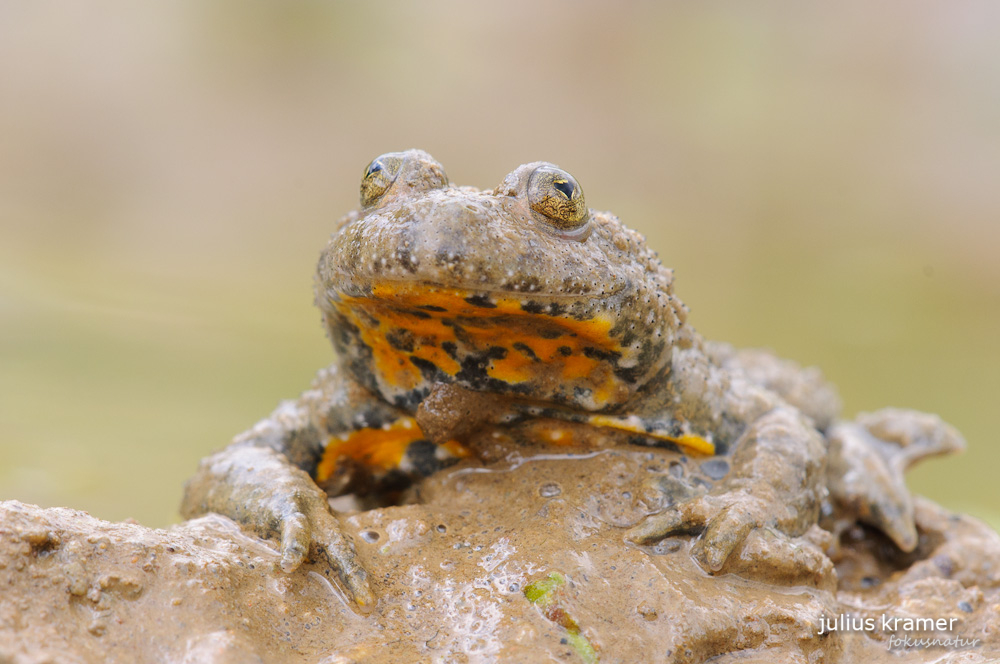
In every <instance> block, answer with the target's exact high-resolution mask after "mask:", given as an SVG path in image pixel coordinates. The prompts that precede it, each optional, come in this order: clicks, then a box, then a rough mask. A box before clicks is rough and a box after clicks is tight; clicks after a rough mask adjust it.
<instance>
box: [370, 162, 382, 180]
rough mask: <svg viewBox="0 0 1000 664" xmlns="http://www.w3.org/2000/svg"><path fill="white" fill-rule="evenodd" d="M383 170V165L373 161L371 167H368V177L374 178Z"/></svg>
mask: <svg viewBox="0 0 1000 664" xmlns="http://www.w3.org/2000/svg"><path fill="white" fill-rule="evenodd" d="M381 170H382V164H380V163H378V162H377V161H373V162H372V163H371V165H370V166H368V175H369V176H372V175H375V174H376V173H378V172H379V171H381Z"/></svg>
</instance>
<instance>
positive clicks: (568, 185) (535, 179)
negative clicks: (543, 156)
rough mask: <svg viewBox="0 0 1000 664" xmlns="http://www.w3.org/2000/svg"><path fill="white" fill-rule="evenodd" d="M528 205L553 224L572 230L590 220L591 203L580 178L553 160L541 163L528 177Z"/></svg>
mask: <svg viewBox="0 0 1000 664" xmlns="http://www.w3.org/2000/svg"><path fill="white" fill-rule="evenodd" d="M528 205H530V206H531V209H532V210H534V211H535V212H537V213H539V214H541V215H544V216H545V218H546V219H547V220H548V221H549V223H551V224H552V225H553V226H555V227H556V228H558V229H559V230H562V231H572V230H576V229H577V228H579V227H581V226H583V225H584V224H585V223H587V219H588V217H589V215H588V214H587V203H586V201H584V199H583V188H581V187H580V183H579V182H577V181H576V179H575V178H574V177H573V176H572V175H570V174H569V173H567V172H566V171H564V170H562V169H561V168H556V167H555V166H552V165H550V164H546V165H544V166H539V167H538V168H536V169H535V170H534V171H533V172H532V173H531V177H530V178H529V179H528Z"/></svg>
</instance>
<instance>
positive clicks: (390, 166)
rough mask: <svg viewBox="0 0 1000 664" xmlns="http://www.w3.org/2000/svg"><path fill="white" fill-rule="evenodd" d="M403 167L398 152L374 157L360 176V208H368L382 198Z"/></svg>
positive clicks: (401, 156)
mask: <svg viewBox="0 0 1000 664" xmlns="http://www.w3.org/2000/svg"><path fill="white" fill-rule="evenodd" d="M402 165H403V155H402V154H400V153H399V152H388V153H386V154H384V155H381V156H379V157H375V159H373V160H372V163H370V164H368V167H367V168H365V173H364V175H362V176H361V206H362V207H370V206H372V205H375V203H377V202H378V199H380V198H382V196H383V194H385V192H386V191H388V190H389V187H391V186H392V183H393V182H395V181H396V176H398V175H399V171H400V168H401V167H402Z"/></svg>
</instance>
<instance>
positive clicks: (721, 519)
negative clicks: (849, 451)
mask: <svg viewBox="0 0 1000 664" xmlns="http://www.w3.org/2000/svg"><path fill="white" fill-rule="evenodd" d="M731 463H732V469H731V470H730V472H729V474H728V475H727V476H726V477H725V478H724V479H723V480H722V481H721V482H719V483H718V484H716V485H715V486H714V487H713V489H712V490H711V491H710V492H708V493H707V494H704V495H701V496H697V497H695V498H691V499H689V500H686V501H683V502H681V503H679V504H677V505H674V506H672V507H670V508H668V509H667V510H666V511H663V512H660V513H658V514H654V515H651V516H649V517H647V518H646V519H645V520H644V521H642V522H641V523H640V524H638V525H636V526H635V527H633V528H632V529H631V530H630V531H629V532H628V537H629V539H631V540H632V541H634V542H637V543H640V544H648V543H652V542H656V541H658V540H661V539H663V538H664V537H667V536H670V535H674V534H679V533H692V532H701V533H702V535H701V538H700V539H699V541H698V542H697V543H696V545H695V548H694V549H693V551H692V552H693V554H694V555H695V557H696V558H697V559H698V560H699V562H700V563H701V564H702V565H703V566H704V567H705V568H707V569H708V570H709V571H711V572H718V571H720V570H722V568H723V566H724V565H725V564H726V560H727V559H728V558H729V556H730V554H731V553H733V551H735V550H736V549H737V548H738V547H739V546H740V545H741V544H742V543H743V541H744V540H745V539H746V538H747V536H748V535H750V533H751V532H753V531H754V530H755V529H759V528H769V529H772V530H777V531H779V532H781V533H783V534H784V535H787V536H791V537H795V536H798V535H801V534H803V533H804V532H805V531H806V530H807V529H808V528H809V526H811V525H812V524H814V523H815V522H816V520H817V517H818V515H819V509H820V503H821V501H822V499H823V497H824V495H825V491H826V489H825V484H824V476H825V464H826V443H825V442H824V439H823V437H822V436H821V435H820V434H819V432H818V431H816V429H815V428H813V426H812V425H811V424H810V423H809V421H808V420H806V418H805V417H803V416H802V415H801V414H800V413H799V412H798V411H797V410H795V409H793V408H791V407H788V406H779V407H777V408H774V409H773V410H771V411H769V412H768V413H766V414H765V415H763V416H761V417H759V418H758V419H757V420H756V421H754V422H753V424H751V425H750V426H749V427H748V428H747V430H746V431H745V432H744V433H743V435H742V436H740V438H739V440H737V442H736V448H735V451H734V453H733V457H732V460H731Z"/></svg>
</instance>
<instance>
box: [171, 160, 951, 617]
mask: <svg viewBox="0 0 1000 664" xmlns="http://www.w3.org/2000/svg"><path fill="white" fill-rule="evenodd" d="M315 296H316V304H317V305H318V306H319V309H320V311H321V312H322V315H323V320H324V323H325V327H326V331H327V334H328V335H329V337H330V339H331V341H332V342H333V345H334V347H335V349H336V351H337V361H336V362H335V363H334V364H333V365H332V366H330V367H328V368H325V369H322V370H321V371H320V372H319V374H318V375H317V376H316V379H315V380H314V382H313V384H312V386H311V388H310V389H309V390H307V391H306V392H304V393H303V394H302V395H301V396H300V397H299V398H298V399H297V400H295V401H286V402H283V403H282V404H281V405H280V406H279V407H278V408H277V410H275V412H274V413H273V414H272V415H271V416H270V417H268V418H267V419H265V420H263V421H261V422H260V423H258V424H257V425H256V426H254V427H253V428H252V429H250V430H249V431H247V432H245V433H244V434H241V435H240V436H238V437H237V438H236V439H235V440H234V441H233V443H232V444H231V445H230V446H229V447H227V448H225V449H224V450H222V451H221V452H219V453H217V454H215V455H213V456H211V457H208V458H207V459H205V460H204V461H203V462H202V464H201V466H200V468H199V470H198V472H197V474H196V475H195V477H194V478H192V480H191V481H189V482H188V484H187V486H186V492H185V497H184V503H183V506H182V513H183V514H184V515H185V516H186V517H189V518H190V517H194V516H197V515H199V514H202V513H205V512H209V511H214V512H219V513H222V514H225V515H228V516H230V517H232V518H233V519H235V520H236V521H238V522H240V523H241V524H242V525H243V526H244V527H246V528H248V529H250V530H252V531H253V532H256V533H258V534H260V535H261V536H264V537H273V538H276V539H278V540H280V550H281V565H282V567H283V568H284V569H285V570H286V571H289V572H291V571H293V570H295V569H296V568H297V567H298V566H299V565H300V564H301V563H302V562H303V561H304V560H305V559H306V558H307V557H308V556H309V555H310V552H315V553H317V554H319V555H322V556H324V557H325V559H326V560H327V561H328V562H329V564H330V565H331V566H332V567H333V568H334V569H335V570H336V571H337V573H338V576H339V578H340V581H341V582H342V584H343V588H344V590H345V592H346V594H347V595H348V596H349V597H350V598H351V599H352V600H353V601H354V602H355V604H356V605H357V606H358V607H359V608H360V609H361V610H363V611H366V610H370V609H371V607H372V606H373V604H374V602H375V599H374V596H373V593H372V591H371V588H370V585H369V581H368V579H367V575H366V573H365V570H364V569H363V567H362V566H361V565H360V564H359V562H358V560H357V555H356V553H355V549H354V545H353V543H352V542H351V541H350V539H349V538H347V537H346V536H345V535H344V534H343V532H342V531H341V528H340V526H339V523H338V520H337V516H336V515H335V514H334V513H333V512H332V511H331V509H330V506H329V503H328V500H327V499H328V496H331V495H338V494H343V493H354V494H357V495H369V496H376V497H381V499H382V500H383V501H392V500H396V499H398V498H399V495H400V492H401V491H403V490H404V489H405V488H406V487H407V485H409V484H410V483H412V482H414V481H415V480H418V479H419V478H422V477H426V476H428V475H430V474H431V473H434V472H436V471H438V470H440V469H441V468H443V467H445V466H447V465H449V464H451V463H454V462H455V461H457V460H459V459H463V458H471V459H470V460H469V462H470V463H471V462H472V459H475V458H477V457H478V459H480V460H481V461H484V462H489V461H491V460H496V459H498V458H503V455H504V454H510V453H512V452H511V450H521V453H523V451H524V450H530V449H534V448H546V449H549V451H551V450H552V449H553V448H556V449H558V450H561V451H567V450H574V449H579V448H593V447H601V446H605V447H607V446H617V445H647V446H661V447H668V448H672V449H674V450H677V451H680V452H683V453H684V454H685V455H687V456H690V457H692V458H699V459H704V462H703V463H702V468H705V469H707V470H706V473H707V475H708V476H709V477H708V478H707V479H706V481H704V482H702V483H700V484H699V485H697V486H692V485H691V484H690V483H672V482H670V481H664V482H661V483H660V484H659V490H660V492H661V493H662V494H663V500H661V501H660V502H659V504H657V505H654V506H652V507H651V508H650V510H649V513H648V516H647V517H646V518H645V519H644V520H643V521H641V522H639V523H638V524H636V525H635V526H633V527H632V528H631V529H630V530H628V531H627V532H626V533H625V536H626V537H628V538H629V539H630V540H632V541H633V542H636V543H639V544H644V543H650V542H656V541H658V540H660V539H663V538H665V537H667V536H671V535H676V534H679V533H685V534H694V535H698V536H699V539H698V541H697V543H696V545H695V547H694V548H693V549H692V551H693V553H694V555H695V556H696V559H697V560H698V561H699V562H700V564H701V565H702V566H703V568H704V569H706V570H707V571H708V572H710V573H714V572H719V571H720V570H722V569H723V567H724V566H725V563H726V561H727V559H728V558H729V557H730V555H731V554H733V552H734V551H736V550H737V549H738V547H740V546H741V545H742V543H743V542H744V540H746V539H747V538H748V536H750V535H751V533H754V532H755V531H758V530H761V529H767V530H768V531H769V532H771V533H776V534H778V535H779V536H781V537H786V538H793V537H796V536H799V535H801V534H803V533H804V532H805V531H806V530H807V529H809V528H810V527H812V526H813V525H815V524H817V523H818V522H819V521H820V517H821V510H823V508H824V507H825V508H827V509H825V510H823V511H825V512H826V513H827V514H828V515H829V514H834V513H839V514H845V513H846V514H849V515H850V518H851V519H860V520H863V521H866V522H868V523H871V524H872V525H874V526H875V527H877V528H879V529H881V530H882V531H884V532H885V533H886V534H887V535H888V536H889V537H890V538H891V539H892V541H894V542H895V544H896V545H897V546H898V547H899V548H901V549H903V550H905V551H909V550H912V549H913V548H914V547H915V546H916V541H917V533H916V530H915V526H914V524H913V514H912V512H913V509H912V503H911V502H910V497H909V494H908V493H907V491H906V488H905V486H904V485H903V484H902V472H903V470H904V469H905V467H906V466H907V465H909V464H910V463H911V462H912V461H914V460H916V459H918V458H920V457H922V456H926V455H928V454H933V453H941V452H944V451H949V450H952V449H956V448H958V447H960V446H961V444H962V443H961V438H960V437H959V436H958V434H957V433H955V432H954V430H953V429H951V428H950V427H948V426H947V425H945V424H943V423H942V422H941V421H940V420H938V419H937V418H935V417H933V416H927V415H922V414H919V413H914V412H911V411H899V410H886V411H880V412H878V413H875V414H872V415H869V416H866V417H865V418H861V419H859V420H858V421H856V422H851V423H843V422H838V420H837V415H838V410H839V402H838V399H837V396H836V393H835V391H834V390H833V389H832V387H830V386H829V385H828V384H827V383H826V382H825V381H824V379H823V378H822V377H821V375H820V374H819V372H818V371H816V370H815V369H802V368H800V367H799V366H797V365H796V364H794V363H792V362H789V361H784V360H779V359H778V358H776V357H774V356H773V355H771V354H770V353H767V352H763V351H737V350H734V349H733V348H732V347H730V346H728V345H725V344H720V343H712V342H707V341H705V340H703V339H702V338H701V337H700V336H699V335H698V334H697V333H696V332H695V331H694V329H693V328H692V327H691V326H690V325H689V324H688V322H687V317H688V316H687V309H686V308H685V306H684V304H683V303H682V302H681V301H680V300H679V299H678V298H677V297H676V296H675V295H674V292H673V273H672V271H671V270H669V269H667V268H666V267H664V266H663V265H662V264H661V263H660V261H659V260H658V258H657V255H656V254H655V253H654V252H653V251H652V250H651V249H650V248H648V247H647V246H646V244H645V241H644V239H643V238H642V236H640V235H639V234H638V233H636V232H634V231H632V230H629V229H628V228H626V227H625V226H623V225H622V224H621V222H620V221H619V220H618V218H617V217H615V216H614V215H612V214H610V213H606V212H598V211H594V210H591V209H589V208H588V207H587V204H586V202H585V199H584V195H583V189H582V188H581V187H580V184H579V183H578V182H577V181H576V180H575V179H574V178H573V176H571V175H570V174H569V173H567V172H566V171H564V170H561V169H559V168H558V167H556V166H554V165H552V164H549V163H544V162H536V163H531V164H525V165H523V166H520V167H518V168H517V169H515V170H514V171H513V172H511V173H510V174H508V175H507V176H506V177H505V178H504V179H503V181H502V182H501V183H500V185H499V186H497V187H496V189H494V190H492V191H480V190H477V189H475V188H471V187H460V186H455V185H452V184H451V183H450V182H449V180H448V177H447V176H446V175H445V172H444V169H443V168H442V166H441V165H440V164H439V163H438V162H437V161H435V160H434V159H433V158H432V157H431V156H430V155H428V154H427V153H425V152H422V151H419V150H410V151H407V152H398V153H389V154H384V155H382V156H380V157H378V158H376V159H375V160H374V161H372V162H371V163H370V164H369V165H368V167H367V168H366V169H365V171H364V175H363V178H362V182H361V206H360V209H359V210H357V211H354V212H351V213H349V214H348V215H347V216H346V217H344V218H343V219H342V220H341V221H340V223H339V224H338V226H337V228H336V229H335V231H334V233H333V235H332V237H331V239H330V241H329V244H328V245H327V247H326V249H325V251H324V252H323V254H322V256H321V258H320V261H319V266H318V269H317V273H316V280H315Z"/></svg>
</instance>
